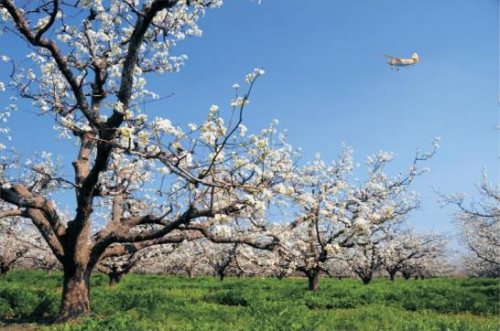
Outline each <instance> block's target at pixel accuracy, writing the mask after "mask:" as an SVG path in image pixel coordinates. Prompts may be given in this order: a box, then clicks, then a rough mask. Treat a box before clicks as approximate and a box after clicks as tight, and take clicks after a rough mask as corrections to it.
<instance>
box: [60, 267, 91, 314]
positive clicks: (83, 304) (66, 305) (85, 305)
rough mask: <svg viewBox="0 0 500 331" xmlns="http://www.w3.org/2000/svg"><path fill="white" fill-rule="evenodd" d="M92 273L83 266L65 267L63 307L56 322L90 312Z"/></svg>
mask: <svg viewBox="0 0 500 331" xmlns="http://www.w3.org/2000/svg"><path fill="white" fill-rule="evenodd" d="M90 274H91V270H88V269H87V268H85V267H83V266H75V267H74V268H64V282H63V293H62V300H61V308H60V311H59V314H58V316H57V317H56V322H64V321H68V320H71V319H75V318H79V317H82V316H84V315H87V314H88V313H89V312H90Z"/></svg>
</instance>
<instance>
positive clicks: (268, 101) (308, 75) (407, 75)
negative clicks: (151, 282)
mask: <svg viewBox="0 0 500 331" xmlns="http://www.w3.org/2000/svg"><path fill="white" fill-rule="evenodd" d="M498 16H499V8H498V0H481V1H477V0H419V1H395V0H391V1H389V0H377V1H373V0H356V1H353V0H314V1H298V0H295V1H294V0H263V1H262V3H261V4H260V5H258V4H257V1H253V2H252V1H250V0H231V1H230V0H227V1H226V3H225V4H224V5H223V7H221V8H220V9H217V10H210V11H208V12H207V14H206V16H205V18H203V19H202V20H201V21H200V26H201V28H202V30H203V31H204V35H203V37H202V38H193V39H189V40H185V41H183V42H181V43H179V46H178V47H177V48H176V49H175V50H174V53H178V54H181V53H185V54H187V55H188V56H189V60H188V61H187V64H186V66H185V67H184V68H183V69H182V70H181V72H180V73H178V74H173V75H164V76H160V77H157V78H150V79H149V80H148V88H150V89H152V90H154V91H156V92H158V93H159V94H160V95H162V96H164V95H169V94H170V93H174V95H173V96H172V97H170V98H168V99H166V100H163V101H159V102H156V103H151V104H148V105H147V107H148V111H151V112H154V113H158V114H161V116H163V117H168V118H171V119H172V120H173V122H175V123H176V124H179V125H183V126H185V125H186V124H187V123H189V122H195V123H196V122H200V121H201V120H202V119H203V118H204V117H205V116H206V114H207V111H208V108H209V107H210V105H212V104H219V105H220V106H221V107H223V106H226V107H227V109H229V100H230V99H231V97H232V96H233V90H232V89H231V85H232V84H233V83H235V82H238V83H241V81H242V80H243V77H244V75H245V74H246V73H249V72H250V71H252V70H253V68H255V67H263V68H264V69H265V70H266V74H265V75H264V76H263V77H262V78H261V79H260V80H259V81H258V83H257V85H256V87H255V90H254V92H253V94H252V97H251V101H250V104H249V107H248V109H247V113H246V116H245V122H246V125H247V126H248V127H249V131H254V130H258V129H259V128H262V127H264V126H266V125H267V124H268V123H269V122H270V121H271V120H272V119H278V120H279V121H280V125H279V128H281V129H288V132H289V133H288V136H289V142H290V143H292V144H293V145H294V146H295V147H301V148H302V149H303V151H304V154H305V159H312V157H313V156H314V154H315V153H316V152H319V153H321V155H322V156H323V158H324V159H325V160H327V161H328V160H333V159H335V158H336V156H337V155H338V154H339V152H340V150H341V144H342V143H346V144H347V145H350V146H351V147H353V149H354V152H355V159H356V161H357V162H360V163H363V162H364V160H365V157H366V156H367V155H369V154H372V153H376V152H377V151H378V150H386V151H392V152H394V153H396V154H397V155H399V158H398V161H397V163H396V164H395V167H394V168H393V169H394V170H395V172H393V174H394V175H395V174H397V172H396V171H397V170H405V169H407V167H408V166H409V165H410V163H411V161H412V158H413V155H414V152H415V149H416V148H421V149H422V150H426V149H430V148H431V143H432V141H433V139H434V137H436V136H439V137H441V148H440V149H439V150H438V153H437V155H436V156H435V158H434V159H432V160H430V161H429V162H427V164H426V165H425V166H427V167H430V168H431V172H429V173H427V174H425V175H423V176H422V177H420V178H418V179H417V181H416V183H415V185H414V186H413V189H414V190H416V191H418V192H420V193H421V196H422V198H423V205H422V208H421V210H419V211H417V212H415V213H413V215H412V216H411V218H410V220H411V224H412V225H413V226H414V227H416V228H417V230H419V231H423V230H427V229H436V230H440V231H448V232H453V231H454V230H453V226H452V225H451V220H452V217H451V215H452V213H453V211H454V209H453V208H451V207H447V208H445V209H441V208H440V207H439V204H438V203H437V200H438V196H437V195H436V194H435V193H434V190H433V187H435V188H437V189H439V190H440V191H442V192H448V193H450V192H468V193H471V194H475V188H474V182H479V181H480V180H481V175H482V170H483V167H486V168H487V169H488V172H489V175H490V179H491V181H492V182H493V183H495V184H498V182H499V163H498V162H499V159H498V157H499V133H498V130H496V129H495V127H496V126H497V125H498V122H499V107H498V105H499V86H498V81H499V20H498ZM0 43H2V44H0V49H1V51H2V52H3V51H4V47H5V43H6V41H5V40H0ZM7 46H13V45H7ZM413 52H417V53H418V54H419V55H420V58H421V62H420V63H419V64H418V65H417V66H415V67H411V68H403V69H402V70H400V71H395V70H391V69H390V68H389V66H388V65H387V64H386V63H385V60H386V59H385V58H384V57H382V56H381V53H389V54H392V55H395V56H399V57H411V54H412V53H413ZM4 72H5V71H4ZM0 80H1V79H0ZM4 80H6V79H4ZM31 120H36V121H39V120H40V118H39V117H35V115H30V114H28V113H19V116H17V114H15V115H14V117H13V119H12V122H11V123H12V124H11V127H12V129H13V137H14V141H13V144H14V145H15V146H18V147H19V148H20V149H23V150H24V151H25V152H26V154H29V151H31V150H37V149H43V148H44V146H45V149H48V148H46V147H47V146H49V147H50V148H49V149H52V150H54V148H53V146H56V144H54V142H55V138H54V137H53V136H55V134H53V135H51V134H49V135H46V134H45V133H44V138H41V139H36V140H34V139H33V137H34V134H35V132H37V131H36V130H38V129H39V127H38V126H36V125H33V126H30V127H29V131H27V129H26V126H25V124H26V123H29V122H27V121H31ZM36 121H33V123H37V122H36ZM47 121H48V122H49V120H48V119H47ZM23 125H24V126H23ZM16 126H18V128H16ZM48 127H49V128H50V127H51V124H50V123H48ZM65 146H67V144H65ZM63 153H65V152H63ZM67 156H68V157H70V158H71V157H73V155H71V154H68V155H67ZM68 161H69V160H68ZM69 170H70V169H68V171H69Z"/></svg>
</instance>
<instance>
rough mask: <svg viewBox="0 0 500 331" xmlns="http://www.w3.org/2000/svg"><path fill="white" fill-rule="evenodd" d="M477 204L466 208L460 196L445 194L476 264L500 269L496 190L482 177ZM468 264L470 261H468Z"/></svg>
mask: <svg viewBox="0 0 500 331" xmlns="http://www.w3.org/2000/svg"><path fill="white" fill-rule="evenodd" d="M478 190H479V195H480V198H481V199H480V201H478V202H471V203H470V204H467V203H466V201H465V195H464V194H448V195H444V196H443V199H444V202H445V203H446V204H453V205H455V206H456V207H457V208H458V210H457V212H456V213H455V223H456V224H457V226H458V227H459V229H460V232H461V235H462V238H463V241H464V242H465V245H466V246H467V248H468V249H469V250H470V252H471V253H472V254H473V255H474V256H475V257H476V258H477V260H478V264H481V265H483V266H484V265H485V264H491V265H492V269H495V268H497V269H498V266H500V186H494V185H492V184H491V183H490V182H489V180H488V177H487V175H486V173H485V174H484V176H483V182H482V184H481V185H479V186H478ZM469 262H470V261H469Z"/></svg>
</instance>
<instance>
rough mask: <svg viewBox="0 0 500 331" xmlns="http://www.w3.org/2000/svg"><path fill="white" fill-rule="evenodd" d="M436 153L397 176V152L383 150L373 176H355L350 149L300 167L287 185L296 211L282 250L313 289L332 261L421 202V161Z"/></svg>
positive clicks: (371, 162)
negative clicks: (391, 171)
mask: <svg viewBox="0 0 500 331" xmlns="http://www.w3.org/2000/svg"><path fill="white" fill-rule="evenodd" d="M434 151H435V149H434ZM434 151H433V152H432V153H427V154H421V153H417V154H416V155H415V158H414V160H413V164H412V165H411V167H410V169H409V170H408V171H407V172H406V173H400V174H399V175H398V176H395V177H394V178H389V177H388V176H387V175H386V174H385V167H386V165H387V164H388V163H390V162H391V161H392V160H393V159H394V155H392V154H390V153H387V152H379V153H378V154H377V155H374V156H370V157H368V159H367V166H368V176H367V177H368V178H367V179H366V180H365V181H364V182H357V181H354V180H352V179H351V178H350V176H352V172H353V169H354V166H353V163H352V155H351V154H352V151H351V150H349V149H346V150H345V152H344V153H343V155H342V156H341V157H340V160H339V161H338V162H336V163H332V164H330V165H328V164H326V163H325V162H323V161H322V160H320V159H319V158H317V159H316V160H315V161H314V162H312V163H310V164H307V165H305V166H304V167H302V168H300V169H298V170H297V171H296V173H295V175H294V177H293V179H292V180H291V182H292V184H290V186H289V188H283V190H284V191H285V193H286V194H288V196H289V197H290V200H291V201H292V202H291V205H293V206H294V207H293V210H294V211H296V212H295V214H296V215H295V220H294V221H292V222H290V224H289V225H288V226H287V228H286V229H287V231H289V232H290V233H291V234H292V236H291V238H289V239H287V240H282V241H283V242H284V243H289V244H288V245H287V246H286V247H285V249H283V250H282V252H283V254H284V255H288V257H289V258H290V259H293V261H294V264H295V269H296V270H297V271H300V272H302V273H303V274H304V275H305V276H306V277H307V278H308V282H309V289H310V290H312V291H315V290H317V289H318V287H319V276H320V274H321V273H324V272H325V271H326V269H325V263H326V262H327V261H328V260H329V259H332V258H334V257H335V256H336V254H338V253H339V252H340V251H341V250H342V249H344V248H350V247H354V246H356V245H361V246H362V245H367V244H368V242H367V240H366V238H369V237H370V236H371V234H372V233H374V232H376V231H377V229H379V228H382V227H383V226H384V224H387V223H391V222H396V221H399V220H400V219H401V218H402V217H405V216H406V215H408V213H410V212H411V211H412V210H413V209H415V208H417V207H418V206H419V201H418V199H416V197H415V195H414V194H412V193H411V192H409V190H408V187H409V185H410V184H411V183H412V182H413V181H414V179H415V178H416V177H417V176H419V175H420V174H422V173H423V172H424V171H423V170H420V169H418V168H417V163H418V162H419V161H425V160H427V159H428V158H430V157H432V155H433V154H434ZM288 191H290V193H289V192H288Z"/></svg>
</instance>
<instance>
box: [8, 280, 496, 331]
mask: <svg viewBox="0 0 500 331" xmlns="http://www.w3.org/2000/svg"><path fill="white" fill-rule="evenodd" d="M107 281H108V280H107V277H106V276H104V275H99V274H96V275H94V277H93V279H92V282H93V283H92V286H93V287H92V293H91V302H92V303H91V304H92V316H90V317H88V318H85V319H81V320H79V321H77V322H73V323H69V324H64V325H55V326H54V325H47V324H44V323H45V322H44V321H47V320H48V319H49V318H50V316H52V315H54V314H55V313H56V312H57V310H58V306H59V300H60V291H61V289H60V286H61V275H60V274H53V275H46V274H44V273H43V272H36V271H33V272H17V271H13V272H11V273H10V274H8V275H7V276H6V277H3V278H0V318H1V319H0V328H4V329H6V330H259V331H260V330H363V331H364V330H412V331H413V330H474V331H476V330H495V331H497V330H500V317H499V301H500V297H499V288H500V284H499V281H498V279H427V280H423V281H422V280H409V281H404V280H397V281H396V282H395V283H391V282H390V281H389V280H385V279H376V280H374V281H373V282H372V283H371V284H369V285H367V286H365V285H363V284H362V282H361V281H360V280H357V279H343V280H338V279H321V283H320V290H319V292H317V293H312V292H309V291H307V290H306V288H307V281H306V280H305V279H284V280H281V281H280V280H277V279H259V278H253V279H231V278H228V279H226V280H224V282H220V281H219V280H218V279H216V278H206V277H200V278H195V279H188V278H175V277H169V276H155V275H128V276H126V277H125V278H124V280H123V281H122V282H121V283H120V284H118V285H117V286H116V287H114V288H109V287H108V285H107Z"/></svg>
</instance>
